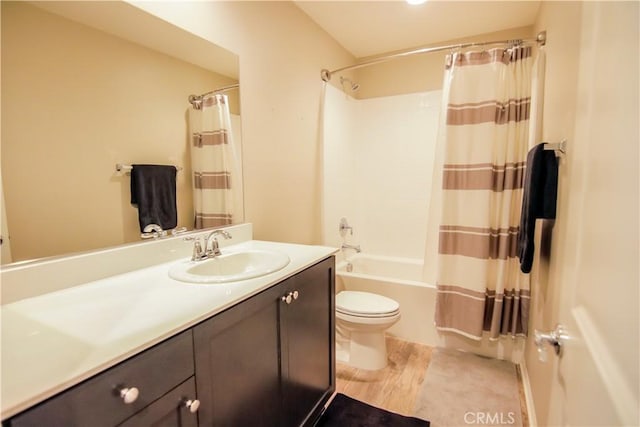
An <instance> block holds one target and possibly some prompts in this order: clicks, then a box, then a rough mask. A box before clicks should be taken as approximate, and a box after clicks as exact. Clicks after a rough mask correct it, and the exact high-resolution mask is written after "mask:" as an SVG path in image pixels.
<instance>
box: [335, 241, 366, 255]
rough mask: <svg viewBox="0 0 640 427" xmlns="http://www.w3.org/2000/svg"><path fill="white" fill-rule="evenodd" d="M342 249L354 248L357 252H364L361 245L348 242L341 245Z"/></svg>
mask: <svg viewBox="0 0 640 427" xmlns="http://www.w3.org/2000/svg"><path fill="white" fill-rule="evenodd" d="M340 249H353V250H354V251H356V252H357V253H360V252H362V249H360V245H355V246H354V245H347V244H346V243H343V244H342V246H340Z"/></svg>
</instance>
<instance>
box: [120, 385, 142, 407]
mask: <svg viewBox="0 0 640 427" xmlns="http://www.w3.org/2000/svg"><path fill="white" fill-rule="evenodd" d="M119 391H120V398H121V399H122V401H123V402H124V403H125V404H127V405H128V404H130V403H133V402H135V401H136V400H137V399H138V395H139V394H140V391H139V390H138V389H137V388H135V387H128V388H121V389H120V390H119Z"/></svg>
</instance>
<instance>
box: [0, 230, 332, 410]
mask: <svg viewBox="0 0 640 427" xmlns="http://www.w3.org/2000/svg"><path fill="white" fill-rule="evenodd" d="M225 230H227V231H229V232H230V233H231V235H232V236H233V239H232V240H231V241H225V240H221V241H220V246H221V247H222V253H223V254H224V253H225V248H226V249H227V251H236V250H237V251H251V250H257V251H261V250H266V251H277V252H282V253H284V254H286V255H287V256H288V257H289V259H290V263H289V264H288V265H287V266H285V267H284V268H283V269H282V270H280V271H278V272H275V273H271V274H268V275H266V276H262V277H257V278H253V279H249V280H243V281H239V282H231V283H219V284H192V283H184V282H179V281H176V280H173V279H171V278H170V277H169V275H168V271H169V269H170V268H171V266H173V265H174V264H175V263H178V262H181V261H182V260H183V259H185V258H189V257H190V256H191V247H192V245H193V242H184V241H183V240H182V238H175V239H167V240H166V241H157V242H148V243H146V244H143V245H139V244H137V245H127V246H124V247H121V248H113V249H109V250H102V251H96V252H92V253H88V254H82V255H76V256H72V257H67V258H57V259H55V260H48V261H43V262H41V263H25V264H24V265H20V266H12V267H9V268H7V269H4V268H3V270H2V288H3V289H2V290H3V297H4V294H5V293H6V295H7V298H6V299H7V300H10V301H7V300H4V301H3V305H2V307H1V311H0V316H1V327H2V331H1V332H2V361H1V362H2V418H3V419H6V418H8V417H10V416H12V415H14V414H16V413H18V412H20V411H21V410H23V409H26V408H28V407H30V406H32V405H33V404H35V403H38V402H40V401H42V400H44V399H46V398H48V397H50V396H53V395H54V394H56V393H58V392H60V391H62V390H64V389H66V388H68V387H70V386H72V385H74V384H77V383H79V382H81V381H83V380H85V379H87V378H89V377H91V376H92V375H94V374H96V373H99V372H101V371H103V370H105V369H107V368H109V367H111V366H114V365H115V364H117V363H119V362H121V361H123V360H125V359H127V358H128V357H130V356H132V355H134V354H137V353H139V352H140V351H142V350H144V349H147V348H149V347H151V346H152V345H154V344H157V343H159V342H161V341H163V340H164V339H166V338H168V337H171V336H173V335H175V334H177V333H178V332H181V331H183V330H186V329H188V328H189V327H191V326H193V325H195V324H197V323H199V322H200V321H202V320H204V319H207V318H209V317H211V316H212V315H214V314H216V313H219V312H220V311H222V310H224V309H226V308H228V307H231V306H232V305H234V304H236V303H238V302H240V301H242V300H244V299H246V298H248V297H250V296H252V295H255V294H257V293H258V292H260V291H262V290H264V289H266V288H268V287H269V286H271V285H273V284H275V283H278V282H280V281H282V280H283V279H285V278H287V277H290V276H292V275H294V274H296V273H298V272H300V271H302V270H303V269H305V268H306V267H309V266H311V265H313V264H314V263H315V262H317V261H319V260H320V259H323V258H326V257H327V256H329V255H331V254H332V253H334V252H335V249H334V248H329V247H324V246H308V245H295V244H287V243H275V242H262V241H256V240H251V225H250V224H243V225H238V226H233V227H227V228H225ZM209 231H210V230H209ZM199 234H207V232H202V233H199ZM120 263H122V265H121V264H120ZM5 276H6V277H7V278H9V279H10V280H5ZM59 276H61V277H69V278H70V279H69V280H70V281H69V283H65V282H64V280H63V279H61V277H59ZM20 284H22V287H23V288H26V291H21V290H20V289H17V288H20ZM7 286H8V287H7ZM3 299H4V298H3Z"/></svg>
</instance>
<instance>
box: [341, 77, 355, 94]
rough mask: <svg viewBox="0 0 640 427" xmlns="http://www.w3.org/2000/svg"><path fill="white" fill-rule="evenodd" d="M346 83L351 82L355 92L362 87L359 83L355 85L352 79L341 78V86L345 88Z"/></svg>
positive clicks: (352, 89)
mask: <svg viewBox="0 0 640 427" xmlns="http://www.w3.org/2000/svg"><path fill="white" fill-rule="evenodd" d="M344 82H349V84H350V85H351V91H352V92H355V91H357V90H358V89H360V85H359V84H358V83H354V82H353V81H352V80H351V79H348V78H346V77H342V76H340V84H341V85H342V86H343V87H344Z"/></svg>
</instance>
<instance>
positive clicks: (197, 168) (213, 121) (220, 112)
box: [189, 94, 238, 229]
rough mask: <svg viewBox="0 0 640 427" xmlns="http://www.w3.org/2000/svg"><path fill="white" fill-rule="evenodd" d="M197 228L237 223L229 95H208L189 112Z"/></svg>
mask: <svg viewBox="0 0 640 427" xmlns="http://www.w3.org/2000/svg"><path fill="white" fill-rule="evenodd" d="M189 127H190V134H191V169H192V173H193V181H192V186H193V207H194V216H195V220H194V226H195V228H197V229H199V228H208V227H217V226H222V225H228V224H231V223H233V220H234V218H233V215H234V212H233V211H234V196H235V195H234V185H235V183H236V181H237V180H236V179H235V178H234V175H235V174H237V173H238V172H237V169H238V168H237V163H236V158H235V149H234V145H233V135H232V132H231V117H230V114H229V100H228V98H227V96H226V95H221V94H216V95H210V96H207V97H205V98H204V99H203V100H202V102H200V103H198V104H196V106H195V107H194V108H191V109H190V111H189Z"/></svg>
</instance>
